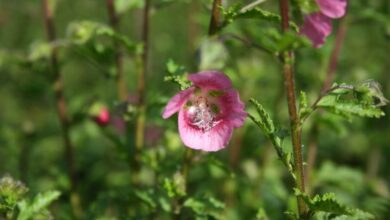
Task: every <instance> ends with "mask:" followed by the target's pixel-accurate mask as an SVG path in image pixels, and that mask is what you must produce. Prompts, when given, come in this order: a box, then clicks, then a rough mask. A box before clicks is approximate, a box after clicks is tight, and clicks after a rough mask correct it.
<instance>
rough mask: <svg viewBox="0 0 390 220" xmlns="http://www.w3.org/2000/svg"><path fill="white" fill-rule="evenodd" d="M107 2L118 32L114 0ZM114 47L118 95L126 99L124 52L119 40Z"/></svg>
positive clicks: (112, 24)
mask: <svg viewBox="0 0 390 220" xmlns="http://www.w3.org/2000/svg"><path fill="white" fill-rule="evenodd" d="M106 4H107V10H108V16H109V19H110V25H111V27H112V28H113V29H114V30H115V31H116V32H119V18H118V16H117V14H116V12H115V5H114V0H106ZM114 47H115V67H116V81H117V89H118V97H119V99H120V100H121V101H125V100H126V98H127V89H126V82H125V80H124V75H123V54H122V51H121V48H120V44H119V43H118V41H117V40H114Z"/></svg>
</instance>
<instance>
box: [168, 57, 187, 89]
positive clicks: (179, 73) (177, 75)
mask: <svg viewBox="0 0 390 220" xmlns="http://www.w3.org/2000/svg"><path fill="white" fill-rule="evenodd" d="M166 71H167V73H168V74H169V75H168V76H165V77H164V81H170V82H173V83H176V84H178V85H179V86H180V89H181V90H185V89H188V88H189V87H190V86H191V85H192V83H191V81H189V80H188V79H187V76H186V75H185V72H186V69H185V67H184V66H181V65H178V64H176V63H175V62H174V61H173V60H172V59H169V60H168V62H167V64H166Z"/></svg>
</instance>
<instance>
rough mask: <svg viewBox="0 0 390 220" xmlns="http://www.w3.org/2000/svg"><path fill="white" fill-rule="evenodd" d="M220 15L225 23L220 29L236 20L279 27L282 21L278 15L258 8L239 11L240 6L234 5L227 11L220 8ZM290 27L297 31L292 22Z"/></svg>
mask: <svg viewBox="0 0 390 220" xmlns="http://www.w3.org/2000/svg"><path fill="white" fill-rule="evenodd" d="M222 13H223V15H224V18H225V21H224V23H223V24H222V25H221V28H224V27H226V26H227V25H229V24H231V23H233V22H234V21H235V20H237V19H257V20H262V21H267V22H270V23H273V24H276V25H280V23H281V20H282V19H281V17H280V15H278V14H275V13H272V12H270V11H266V10H263V9H259V8H252V9H249V10H245V11H241V4H234V5H233V6H230V7H229V8H227V9H225V8H222ZM290 26H291V27H292V28H293V30H294V31H295V32H298V31H299V28H298V26H297V25H296V24H295V23H294V22H290Z"/></svg>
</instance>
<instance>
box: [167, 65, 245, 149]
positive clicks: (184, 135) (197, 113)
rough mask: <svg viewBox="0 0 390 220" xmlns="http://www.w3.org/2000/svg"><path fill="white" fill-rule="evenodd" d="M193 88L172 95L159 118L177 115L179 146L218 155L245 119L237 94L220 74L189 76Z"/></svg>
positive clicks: (210, 73)
mask: <svg viewBox="0 0 390 220" xmlns="http://www.w3.org/2000/svg"><path fill="white" fill-rule="evenodd" d="M188 79H189V80H190V81H192V83H193V86H191V87H190V88H188V89H186V90H183V91H181V92H179V93H178V94H176V95H175V96H174V97H173V98H172V99H171V100H170V101H169V102H168V104H167V106H166V107H165V109H164V112H163V115H162V116H163V118H164V119H166V118H169V117H170V116H172V115H173V114H175V113H176V112H179V118H178V124H179V133H180V137H181V139H182V141H183V143H184V144H185V145H186V146H188V147H190V148H193V149H196V150H204V151H218V150H221V149H222V148H224V147H226V145H227V144H228V143H229V140H230V138H231V136H232V133H233V128H237V127H241V126H242V124H243V123H244V120H245V118H246V116H247V113H246V112H245V111H244V107H245V106H244V103H243V102H242V101H241V100H240V97H239V95H238V92H237V91H235V90H234V89H232V83H231V81H230V79H229V78H228V77H227V76H226V75H225V74H223V73H220V72H216V71H204V72H200V73H195V74H191V75H189V76H188Z"/></svg>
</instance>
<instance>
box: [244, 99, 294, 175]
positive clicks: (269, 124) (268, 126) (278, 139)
mask: <svg viewBox="0 0 390 220" xmlns="http://www.w3.org/2000/svg"><path fill="white" fill-rule="evenodd" d="M250 102H251V104H252V105H253V106H254V107H255V108H256V110H257V113H258V115H259V117H258V118H256V117H255V116H253V115H252V114H249V118H250V119H251V120H252V121H253V122H254V123H255V124H256V125H257V126H258V127H259V128H260V129H261V130H262V131H263V132H264V133H265V135H266V137H267V138H269V139H270V141H271V142H272V145H273V146H274V149H275V150H276V153H277V155H278V157H279V159H280V160H281V161H282V162H283V164H284V165H285V166H286V168H287V169H288V171H289V173H290V174H291V176H292V177H293V178H294V179H295V175H294V172H293V164H292V161H291V158H292V155H291V153H289V152H285V151H284V149H283V148H282V143H283V138H284V137H285V136H286V135H287V134H286V132H284V130H278V129H275V125H274V122H273V121H272V119H271V117H270V115H269V114H268V113H267V112H266V111H265V109H264V107H263V106H262V105H261V104H260V103H259V102H258V101H257V100H256V99H253V98H252V99H250Z"/></svg>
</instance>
